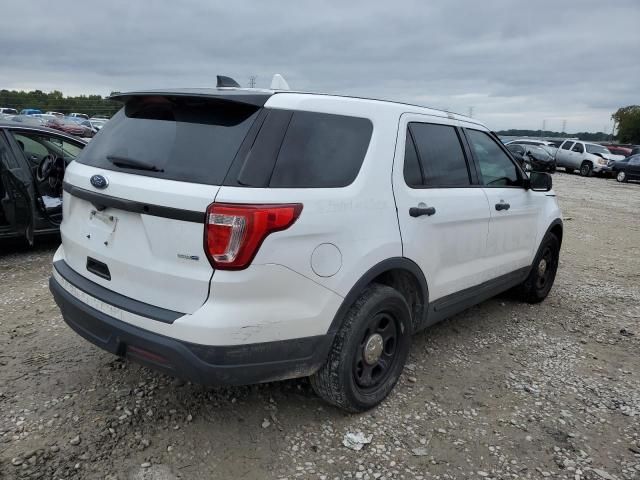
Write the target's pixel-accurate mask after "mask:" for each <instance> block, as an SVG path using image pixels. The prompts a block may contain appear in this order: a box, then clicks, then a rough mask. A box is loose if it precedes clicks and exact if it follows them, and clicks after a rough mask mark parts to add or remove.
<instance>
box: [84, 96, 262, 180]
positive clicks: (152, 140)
mask: <svg viewBox="0 0 640 480" xmlns="http://www.w3.org/2000/svg"><path fill="white" fill-rule="evenodd" d="M258 111H259V108H258V107H255V106H252V105H245V104H241V103H237V102H230V101H225V100H219V99H202V98H188V97H142V98H138V99H133V100H131V101H129V102H128V103H127V104H126V106H125V107H124V108H123V109H121V110H120V111H119V112H118V113H117V114H116V115H115V116H114V117H113V118H112V119H111V120H110V121H109V122H107V123H106V124H105V125H104V127H103V128H102V129H101V130H100V132H99V133H98V134H97V135H96V137H95V138H94V139H93V140H92V141H91V142H89V145H87V147H86V148H85V149H84V150H83V152H82V154H81V155H80V156H79V157H78V159H77V160H78V162H80V163H84V164H86V165H91V166H94V167H99V168H104V169H107V170H116V171H123V172H127V173H134V174H138V175H146V176H150V177H159V178H165V179H169V180H179V181H186V182H192V183H204V184H210V185H220V184H222V181H223V180H224V178H225V175H226V174H227V171H228V169H229V166H230V165H231V163H232V162H233V159H234V157H235V155H236V153H237V152H238V149H239V147H240V145H241V143H242V141H243V140H244V138H245V136H246V134H247V131H248V130H249V128H250V127H251V125H252V123H253V121H254V120H255V118H256V116H257V114H258Z"/></svg>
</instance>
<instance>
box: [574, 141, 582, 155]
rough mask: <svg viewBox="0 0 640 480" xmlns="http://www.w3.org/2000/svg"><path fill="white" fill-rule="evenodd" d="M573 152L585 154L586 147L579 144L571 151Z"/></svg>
mask: <svg viewBox="0 0 640 480" xmlns="http://www.w3.org/2000/svg"><path fill="white" fill-rule="evenodd" d="M571 151H572V152H578V153H584V147H583V146H582V144H581V143H577V142H576V144H575V145H574V146H573V148H572V149H571Z"/></svg>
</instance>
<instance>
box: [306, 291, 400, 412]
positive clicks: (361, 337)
mask: <svg viewBox="0 0 640 480" xmlns="http://www.w3.org/2000/svg"><path fill="white" fill-rule="evenodd" d="M410 345H411V311H410V309H409V305H408V304H407V301H406V300H405V298H404V297H403V296H402V295H401V294H400V293H399V292H398V291H397V290H395V289H393V288H391V287H388V286H386V285H380V284H375V283H374V284H371V285H369V286H368V287H367V289H366V290H365V291H364V292H363V293H362V294H361V295H360V297H359V298H358V300H356V302H355V303H354V304H353V306H352V307H351V308H350V309H349V311H348V312H347V314H346V316H345V318H344V321H343V324H342V326H341V327H340V330H338V332H337V333H336V337H335V339H334V340H333V346H332V347H331V351H330V353H329V356H328V358H327V361H326V362H325V364H324V365H323V366H322V367H321V368H320V370H318V371H317V372H316V373H314V374H313V375H312V376H311V377H310V380H311V386H312V387H313V390H314V391H315V392H316V394H317V395H318V396H320V397H321V398H323V399H324V400H326V401H327V402H329V403H331V404H332V405H335V406H337V407H340V408H342V409H344V410H346V411H348V412H364V411H366V410H369V409H370V408H373V407H375V406H376V405H378V404H379V403H380V402H381V401H382V400H384V399H385V397H386V396H387V395H388V394H389V392H390V391H391V390H392V389H393V387H394V386H395V384H396V382H397V381H398V379H399V378H400V374H401V373H402V369H403V368H404V364H405V361H406V359H407V355H408V354H409V347H410Z"/></svg>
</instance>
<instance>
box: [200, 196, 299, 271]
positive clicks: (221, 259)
mask: <svg viewBox="0 0 640 480" xmlns="http://www.w3.org/2000/svg"><path fill="white" fill-rule="evenodd" d="M301 211H302V204H300V203H289V204H265V205H251V204H231V203H212V204H211V205H209V208H208V209H207V217H206V224H205V238H204V244H205V245H204V246H205V251H206V252H207V257H208V258H209V262H210V263H211V265H212V266H213V267H214V268H216V269H221V270H241V269H243V268H246V267H247V266H248V265H249V264H250V263H251V261H252V260H253V257H255V255H256V253H257V252H258V249H259V248H260V245H262V242H263V241H264V239H265V238H266V237H267V235H269V234H270V233H273V232H278V231H280V230H286V229H287V228H289V227H290V226H291V225H293V224H294V222H295V221H296V220H297V219H298V217H299V216H300V212H301Z"/></svg>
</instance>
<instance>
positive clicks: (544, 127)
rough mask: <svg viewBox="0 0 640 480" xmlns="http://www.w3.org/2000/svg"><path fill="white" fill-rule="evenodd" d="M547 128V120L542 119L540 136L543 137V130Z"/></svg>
mask: <svg viewBox="0 0 640 480" xmlns="http://www.w3.org/2000/svg"><path fill="white" fill-rule="evenodd" d="M546 129H547V121H546V120H542V131H541V132H540V136H541V137H544V131H545V130H546Z"/></svg>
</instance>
